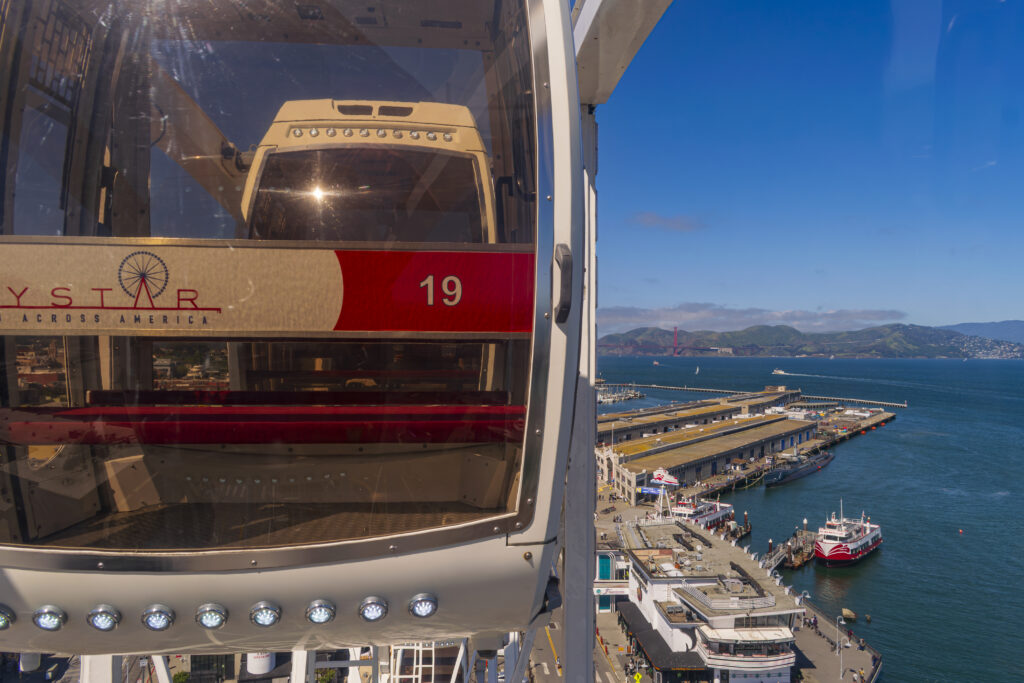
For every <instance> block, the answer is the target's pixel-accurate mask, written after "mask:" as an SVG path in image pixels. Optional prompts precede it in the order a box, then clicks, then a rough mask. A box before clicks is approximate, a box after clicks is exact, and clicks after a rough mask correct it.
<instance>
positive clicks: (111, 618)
mask: <svg viewBox="0 0 1024 683" xmlns="http://www.w3.org/2000/svg"><path fill="white" fill-rule="evenodd" d="M336 612H337V609H336V608H335V606H334V604H333V603H331V602H329V601H327V600H314V601H313V602H311V603H309V606H308V607H306V619H307V620H308V621H309V622H310V623H311V624H316V625H320V624H326V623H327V622H329V621H333V620H334V616H335V614H336ZM435 612H437V597H436V596H434V595H432V594H430V593H420V594H419V595H416V596H414V597H413V598H412V600H410V601H409V613H410V614H412V615H413V616H414V617H419V618H421V619H425V618H427V617H430V616H433V614H434V613H435ZM387 614H388V602H387V600H385V599H384V598H379V597H377V596H370V597H368V598H366V599H364V600H363V601H362V602H361V603H360V604H359V616H360V617H362V618H363V619H364V620H365V621H370V622H373V621H380V620H381V619H383V618H384V617H386V616H387ZM174 616H175V615H174V610H173V609H171V608H170V607H168V606H167V605H161V604H154V605H150V606H149V607H147V608H146V609H145V610H144V611H143V612H142V625H143V626H145V627H146V628H148V629H149V630H150V631H166V630H167V629H169V628H170V627H171V626H172V625H173V624H174ZM14 619H15V616H14V612H13V611H12V610H11V609H10V608H8V607H6V606H4V605H0V631H2V630H4V629H6V628H9V627H10V626H11V624H13V623H14ZM85 619H86V621H87V622H88V623H89V625H90V626H92V627H93V628H95V629H96V630H98V631H113V630H114V629H115V628H117V625H118V624H120V623H121V613H120V612H119V611H118V610H117V609H116V608H115V607H111V606H110V605H97V606H96V607H95V608H94V609H93V610H92V611H90V612H89V614H87V615H86V618H85ZM67 620H68V615H67V613H66V612H65V611H64V610H62V609H61V608H60V607H57V606H56V605H43V606H42V607H40V608H39V609H37V610H36V611H35V612H34V613H33V614H32V622H33V623H34V624H35V625H36V626H38V627H39V628H41V629H43V630H44V631H59V630H60V629H61V628H62V627H63V626H64V624H65V623H67ZM227 620H228V610H227V608H226V607H224V606H223V605H219V604H217V603H215V602H208V603H206V604H205V605H200V606H199V609H197V610H196V623H197V624H199V625H200V626H202V627H203V628H206V629H211V630H212V629H218V628H220V627H221V626H223V625H224V624H225V623H227ZM280 620H281V607H280V606H279V605H276V604H274V603H272V602H268V601H266V600H263V601H261V602H257V603H256V604H255V605H253V606H252V609H250V610H249V621H251V622H252V623H253V624H255V625H256V626H262V627H264V628H266V627H270V626H273V625H275V624H276V623H277V622H278V621H280Z"/></svg>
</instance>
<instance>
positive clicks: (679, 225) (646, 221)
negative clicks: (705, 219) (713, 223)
mask: <svg viewBox="0 0 1024 683" xmlns="http://www.w3.org/2000/svg"><path fill="white" fill-rule="evenodd" d="M629 220H630V223H632V224H633V225H640V226H643V227H645V228H661V229H662V230H670V231H672V232H693V231H694V230H700V229H701V228H703V227H704V224H703V223H701V222H700V221H698V220H697V219H696V218H693V217H691V216H663V215H661V214H660V213H655V212H653V211H641V212H639V213H635V214H633V216H632V217H631V218H630V219H629Z"/></svg>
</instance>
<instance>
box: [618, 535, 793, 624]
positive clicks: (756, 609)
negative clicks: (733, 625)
mask: <svg viewBox="0 0 1024 683" xmlns="http://www.w3.org/2000/svg"><path fill="white" fill-rule="evenodd" d="M640 528H641V530H642V532H643V535H644V536H645V537H646V539H647V542H648V543H649V544H652V545H654V546H655V547H651V548H641V549H633V550H630V551H629V554H630V555H631V556H632V558H633V559H634V560H635V562H636V563H637V564H639V565H640V566H641V567H643V571H644V572H645V573H646V574H647V576H648V577H650V578H651V579H676V581H677V582H678V584H679V585H678V587H676V588H674V593H675V594H676V597H677V598H679V599H680V600H681V601H685V602H686V603H687V604H688V605H692V606H693V607H694V608H695V609H697V610H699V611H700V612H701V614H703V615H705V616H721V615H735V614H737V613H738V612H740V611H741V612H742V613H743V614H745V615H756V614H778V613H780V612H788V611H795V610H802V609H803V608H801V607H799V606H797V604H796V601H795V600H794V597H793V596H791V595H788V594H787V593H786V590H785V588H784V587H783V586H779V585H777V584H776V583H775V581H774V580H772V579H771V578H770V577H768V576H767V575H766V574H765V572H764V570H763V569H761V568H759V567H757V565H756V564H754V563H753V561H752V560H751V559H750V557H749V556H748V555H747V554H746V553H745V552H744V551H743V549H742V548H740V547H737V546H733V545H732V543H731V542H727V541H723V540H722V539H721V538H719V537H717V536H713V535H711V534H709V533H707V532H703V533H698V532H696V531H693V530H692V529H691V528H690V527H689V526H685V527H684V525H683V523H674V524H669V523H665V524H652V525H648V526H642V527H640ZM659 545H660V546H662V547H658V546H659ZM662 612H664V613H665V614H666V617H667V618H668V619H669V621H672V622H673V623H686V620H687V617H686V611H685V609H684V610H683V611H682V613H681V614H680V613H678V611H677V610H674V612H676V613H675V614H670V613H669V612H668V610H667V609H665V608H662Z"/></svg>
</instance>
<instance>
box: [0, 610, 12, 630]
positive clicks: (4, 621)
mask: <svg viewBox="0 0 1024 683" xmlns="http://www.w3.org/2000/svg"><path fill="white" fill-rule="evenodd" d="M14 620H15V616H14V610H12V609H11V608H10V607H8V606H7V605H0V631H3V630H4V629H6V628H10V627H11V624H13V623H14Z"/></svg>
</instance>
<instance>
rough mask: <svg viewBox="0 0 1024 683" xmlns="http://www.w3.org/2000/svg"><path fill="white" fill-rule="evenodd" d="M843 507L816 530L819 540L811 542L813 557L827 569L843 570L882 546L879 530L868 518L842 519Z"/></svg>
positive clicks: (880, 529) (879, 527) (862, 516)
mask: <svg viewBox="0 0 1024 683" xmlns="http://www.w3.org/2000/svg"><path fill="white" fill-rule="evenodd" d="M842 511H843V508H842V503H840V505H839V517H838V518H836V513H834V512H833V513H832V517H831V518H830V519H828V520H826V522H825V526H823V527H819V528H818V536H817V538H816V539H815V541H814V557H816V558H817V560H818V562H822V563H824V564H825V566H826V567H842V566H845V565H848V564H853V563H854V562H859V561H860V560H862V559H864V558H865V557H867V556H868V555H870V554H871V553H872V552H873V551H874V550H876V549H877V548H878V547H879V546H880V545H882V527H881V526H879V525H878V524H872V523H871V518H870V517H868V518H867V519H865V518H864V513H863V512H862V513H861V514H860V519H856V518H847V517H843V512H842Z"/></svg>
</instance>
